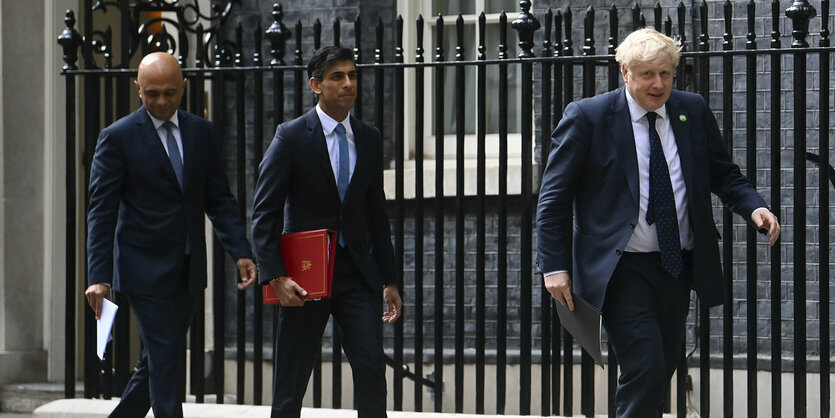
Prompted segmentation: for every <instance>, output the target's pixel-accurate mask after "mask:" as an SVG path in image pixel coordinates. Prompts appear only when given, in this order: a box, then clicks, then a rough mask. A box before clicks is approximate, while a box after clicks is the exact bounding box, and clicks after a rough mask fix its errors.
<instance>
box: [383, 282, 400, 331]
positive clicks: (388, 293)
mask: <svg viewBox="0 0 835 418" xmlns="http://www.w3.org/2000/svg"><path fill="white" fill-rule="evenodd" d="M383 300H385V301H386V306H387V307H388V310H387V311H386V312H383V322H387V323H392V322H394V321H397V318H400V314H401V313H402V311H401V309H403V300H401V299H400V292H399V291H398V290H397V285H394V284H390V285H387V286H386V287H385V288H384V289H383Z"/></svg>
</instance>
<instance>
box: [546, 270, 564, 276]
mask: <svg viewBox="0 0 835 418" xmlns="http://www.w3.org/2000/svg"><path fill="white" fill-rule="evenodd" d="M557 273H568V270H554V271H549V272H548V273H545V274H543V275H542V277H547V276H550V275H552V274H557Z"/></svg>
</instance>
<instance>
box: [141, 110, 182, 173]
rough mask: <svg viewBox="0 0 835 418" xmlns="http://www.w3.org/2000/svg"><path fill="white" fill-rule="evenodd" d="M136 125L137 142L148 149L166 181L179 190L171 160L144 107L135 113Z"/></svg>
mask: <svg viewBox="0 0 835 418" xmlns="http://www.w3.org/2000/svg"><path fill="white" fill-rule="evenodd" d="M136 124H137V125H138V126H137V132H138V135H139V140H140V141H142V143H144V144H145V146H147V147H148V150H149V151H150V152H151V155H153V157H154V159H155V160H156V161H157V163H159V164H160V166H161V167H162V170H163V171H164V172H165V174H166V176H167V177H168V179H169V180H170V181H173V182H174V184H175V185H177V189H179V188H180V186H179V184H178V183H177V175H176V174H175V173H174V167H172V166H171V160H170V159H169V158H168V154H166V153H165V148H164V147H163V146H162V141H160V139H159V134H157V130H156V129H154V123H153V122H152V121H151V117H150V116H148V112H147V111H146V110H145V107H140V108H139V110H137V111H136ZM184 147H185V145H184Z"/></svg>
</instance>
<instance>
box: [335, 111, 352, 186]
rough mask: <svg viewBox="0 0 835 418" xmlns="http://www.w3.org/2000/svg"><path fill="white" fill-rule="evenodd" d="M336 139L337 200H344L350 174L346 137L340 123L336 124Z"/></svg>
mask: <svg viewBox="0 0 835 418" xmlns="http://www.w3.org/2000/svg"><path fill="white" fill-rule="evenodd" d="M335 131H336V139H337V140H338V145H339V164H338V165H337V172H336V188H337V190H339V200H342V201H344V200H345V192H346V191H348V183H349V181H350V178H351V175H350V172H349V167H348V166H349V165H350V163H349V161H348V137H347V136H346V135H345V126H344V125H342V124H341V123H340V124H338V125H336V129H335Z"/></svg>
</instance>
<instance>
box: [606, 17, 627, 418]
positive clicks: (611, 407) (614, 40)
mask: <svg viewBox="0 0 835 418" xmlns="http://www.w3.org/2000/svg"><path fill="white" fill-rule="evenodd" d="M618 43H619V40H618V9H617V7H615V5H614V4H613V5H612V8H611V9H609V46H608V50H607V52H608V53H609V55H615V53H616V52H617V51H616V50H617V46H618ZM622 78H623V76H622V75H621V71H620V65H618V62H617V60H615V59H612V60H610V61H609V90H614V89H616V88H618V86H619V85H620V80H621V79H622ZM606 356H607V359H606V360H607V361H606V364H607V365H608V366H609V370H608V371H607V372H606V388H607V389H608V390H607V406H608V408H607V411H606V412H607V413H608V414H609V416H610V417H614V416H615V413H616V412H617V402H616V399H615V393H616V390H617V387H618V361H617V357H615V350H613V349H612V343H611V342H608V341H607V342H606Z"/></svg>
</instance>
